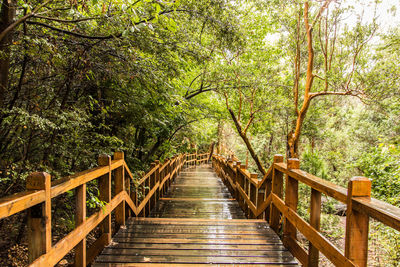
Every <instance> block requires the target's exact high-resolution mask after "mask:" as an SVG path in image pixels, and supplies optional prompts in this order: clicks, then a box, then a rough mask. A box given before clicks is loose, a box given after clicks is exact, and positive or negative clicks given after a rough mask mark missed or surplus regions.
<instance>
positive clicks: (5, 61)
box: [0, 0, 17, 108]
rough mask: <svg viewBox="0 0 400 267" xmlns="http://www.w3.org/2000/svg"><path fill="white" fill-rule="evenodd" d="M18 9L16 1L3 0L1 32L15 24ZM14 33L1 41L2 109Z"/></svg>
mask: <svg viewBox="0 0 400 267" xmlns="http://www.w3.org/2000/svg"><path fill="white" fill-rule="evenodd" d="M16 7H17V3H16V1H15V0H3V3H2V7H1V13H0V20H1V21H0V32H3V31H4V30H5V29H6V28H7V27H8V26H9V25H10V24H11V23H13V21H14V17H15V10H16ZM12 33H13V31H10V32H9V33H8V34H7V35H6V36H5V37H4V38H3V39H2V40H1V41H0V51H1V53H2V54H3V55H2V56H1V57H0V108H3V107H4V105H5V100H6V97H5V95H6V92H7V89H8V79H9V68H10V56H11V50H10V46H11V43H12V38H11V36H12Z"/></svg>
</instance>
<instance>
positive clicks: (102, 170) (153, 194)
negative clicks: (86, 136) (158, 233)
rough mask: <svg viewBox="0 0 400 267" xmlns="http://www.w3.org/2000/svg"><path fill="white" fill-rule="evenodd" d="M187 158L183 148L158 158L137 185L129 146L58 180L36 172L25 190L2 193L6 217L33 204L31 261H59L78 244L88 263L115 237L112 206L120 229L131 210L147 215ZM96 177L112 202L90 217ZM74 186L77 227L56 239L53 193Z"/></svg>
mask: <svg viewBox="0 0 400 267" xmlns="http://www.w3.org/2000/svg"><path fill="white" fill-rule="evenodd" d="M187 159H188V156H187V155H186V154H181V155H179V156H175V157H173V158H172V159H168V160H166V161H165V162H164V163H163V164H160V163H159V162H158V161H156V162H155V163H152V164H151V169H150V171H148V172H147V173H146V174H145V175H144V176H143V177H142V178H140V179H139V181H135V182H134V183H132V184H133V185H134V187H135V188H133V187H132V188H131V180H133V175H132V173H131V171H130V170H129V168H128V166H127V164H126V162H125V160H124V153H123V152H115V153H114V156H113V159H111V157H110V156H108V155H101V156H100V157H99V159H98V164H99V166H98V167H96V168H93V169H90V170H86V171H83V172H80V173H77V174H75V175H72V176H68V177H65V178H62V179H59V180H56V181H53V182H51V177H50V175H49V174H47V173H44V172H41V173H39V172H37V173H33V174H31V175H30V176H29V177H28V178H27V181H26V189H27V190H26V191H25V192H22V193H17V194H14V195H12V196H9V197H5V198H1V199H0V219H3V218H5V217H9V216H11V215H13V214H15V213H18V212H21V211H24V210H28V231H27V233H28V236H27V237H28V258H29V263H30V266H46V267H47V266H54V265H55V264H57V263H58V262H59V261H60V260H61V259H62V258H63V257H64V256H65V255H66V254H67V253H68V252H70V251H71V250H72V249H74V248H75V266H86V265H87V264H89V263H90V262H92V261H93V259H94V258H95V257H96V256H97V255H98V254H99V253H100V251H101V250H102V249H103V248H104V246H106V245H107V244H109V243H110V241H111V235H112V233H113V231H112V230H113V229H112V223H111V212H114V213H115V227H116V229H118V228H119V227H120V226H121V225H124V224H125V219H126V218H127V217H129V216H147V215H148V214H149V213H150V210H151V209H152V208H153V207H154V206H155V204H156V202H157V200H158V199H159V198H160V197H161V196H162V195H164V194H165V193H166V192H167V190H168V187H169V186H170V184H171V182H172V180H173V179H174V178H175V177H176V176H177V175H178V173H179V172H180V170H181V169H182V167H183V166H184V165H185V163H186V162H187ZM126 175H127V177H128V179H126ZM95 179H97V180H98V187H99V199H100V200H101V201H104V202H105V203H106V204H105V205H104V206H103V207H101V209H100V210H99V211H98V212H96V213H94V214H93V215H91V216H90V217H88V218H86V217H87V216H86V184H87V183H88V182H90V181H92V180H95ZM112 180H114V183H112ZM112 184H113V185H114V188H113V190H112ZM73 189H74V190H75V199H76V211H75V229H74V230H72V231H71V232H70V233H69V234H68V235H66V236H65V237H64V238H63V239H61V240H60V241H58V242H57V243H56V244H52V234H51V217H52V211H51V201H52V198H55V197H57V196H59V195H61V194H64V193H66V192H67V191H70V190H73ZM112 192H113V195H112ZM97 226H99V228H100V232H101V235H100V237H99V238H98V239H97V240H96V241H95V242H94V243H93V244H92V245H91V246H90V247H89V248H88V249H87V248H86V236H87V235H88V234H89V233H90V232H91V231H92V230H93V229H95V228H96V227H97ZM114 232H115V231H114Z"/></svg>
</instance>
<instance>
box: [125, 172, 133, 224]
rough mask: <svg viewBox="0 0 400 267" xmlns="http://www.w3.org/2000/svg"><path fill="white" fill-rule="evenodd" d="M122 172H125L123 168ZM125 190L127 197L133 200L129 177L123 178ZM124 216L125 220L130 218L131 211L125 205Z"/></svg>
mask: <svg viewBox="0 0 400 267" xmlns="http://www.w3.org/2000/svg"><path fill="white" fill-rule="evenodd" d="M124 172H125V167H124ZM124 175H125V174H124ZM125 190H126V192H127V193H128V196H129V197H130V198H131V199H132V200H133V198H132V191H131V178H130V177H129V176H127V177H125ZM125 216H126V217H125V218H129V217H131V216H132V210H131V209H130V207H129V205H125Z"/></svg>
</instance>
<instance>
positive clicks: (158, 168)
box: [155, 160, 161, 201]
mask: <svg viewBox="0 0 400 267" xmlns="http://www.w3.org/2000/svg"><path fill="white" fill-rule="evenodd" d="M155 164H156V167H157V170H156V183H161V181H160V161H159V160H156V161H155ZM160 191H161V188H160V187H158V188H157V191H156V201H158V200H159V199H160Z"/></svg>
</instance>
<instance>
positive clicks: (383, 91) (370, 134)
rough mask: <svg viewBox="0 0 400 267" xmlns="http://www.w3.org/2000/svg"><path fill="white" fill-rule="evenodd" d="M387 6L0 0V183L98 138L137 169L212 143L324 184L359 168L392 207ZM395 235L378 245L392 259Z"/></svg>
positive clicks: (393, 92) (397, 183) (82, 154)
mask: <svg viewBox="0 0 400 267" xmlns="http://www.w3.org/2000/svg"><path fill="white" fill-rule="evenodd" d="M399 7H400V6H399V4H398V3H395V1H394V2H393V3H392V2H391V1H331V0H327V1H309V2H308V1H292V0H285V1H274V0H268V1H259V0H253V1H244V0H243V1H242V0H237V1H226V0H197V1H194V0H171V1H159V0H135V1H131V0H124V1H121V0H113V1H102V0H91V1H88V0H83V1H77V0H69V1H63V0H48V1H31V0H2V4H1V11H0V19H1V24H0V48H1V51H0V155H1V156H0V192H1V195H3V196H6V195H9V194H11V193H15V192H20V191H23V190H24V189H25V179H26V177H27V176H28V175H29V174H30V173H32V172H34V171H46V172H48V173H50V174H51V175H52V177H53V179H57V178H60V177H64V176H67V175H70V174H73V173H75V172H77V171H82V170H86V169H88V168H92V167H94V166H96V164H97V163H96V162H97V156H98V155H99V154H101V153H107V154H111V153H112V152H114V151H117V150H122V151H124V152H125V158H126V160H127V162H128V164H129V165H130V168H131V169H132V170H134V172H135V173H136V175H137V176H140V172H142V171H144V170H146V169H148V166H149V164H150V163H151V162H154V160H164V159H166V158H168V157H172V156H173V155H175V154H177V153H178V152H194V151H199V152H200V151H208V149H209V147H210V145H211V144H212V143H215V152H216V153H221V154H226V155H232V154H234V155H236V156H237V157H238V158H240V159H241V160H242V161H243V162H244V161H246V162H248V163H247V165H248V168H249V169H250V170H251V171H253V172H258V173H259V174H265V173H266V170H267V169H268V166H269V164H270V163H271V160H272V158H273V155H274V154H277V153H281V154H284V155H286V156H287V157H296V158H300V161H301V166H302V168H303V169H304V170H305V171H308V172H311V173H313V174H315V175H317V176H319V177H322V178H323V179H327V180H330V181H332V182H335V183H337V184H340V185H346V184H347V182H348V180H349V179H350V178H351V177H352V176H355V175H363V176H366V177H369V178H371V179H372V181H373V195H374V197H377V198H380V199H382V200H384V201H387V202H390V203H391V204H393V205H396V206H400V197H399V196H400V168H399V160H400V143H399V142H400V139H399V133H400V127H399V124H398V121H399V116H400V99H399V95H400V86H399V84H400V82H399V80H400V66H399V62H400V22H399V20H398V17H399V16H398V15H396V11H397V10H396V8H399ZM91 196H92V197H93V199H92V201H96V194H95V193H94V194H93V195H91ZM63 201H66V200H65V199H64V200H63ZM20 220H21V222H22V220H23V218H22V217H21V219H20ZM71 220H72V219H71ZM23 231H24V229H23V227H21V228H19V229H18V230H16V234H15V235H16V236H18V238H19V239H20V238H22V237H21V232H23ZM18 238H17V239H18ZM399 244H400V238H398V237H397V239H396V238H395V239H393V241H391V242H388V243H387V244H386V245H385V249H387V250H388V251H389V253H388V254H389V256H388V258H385V260H388V261H390V262H392V263H393V262H396V261H399V260H400V255H399V251H400V245H399ZM393 247H394V249H393Z"/></svg>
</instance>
